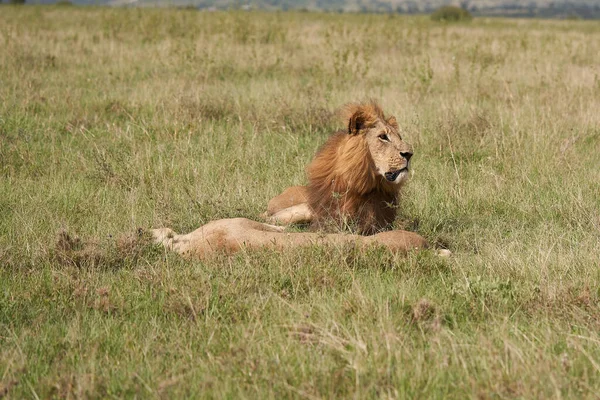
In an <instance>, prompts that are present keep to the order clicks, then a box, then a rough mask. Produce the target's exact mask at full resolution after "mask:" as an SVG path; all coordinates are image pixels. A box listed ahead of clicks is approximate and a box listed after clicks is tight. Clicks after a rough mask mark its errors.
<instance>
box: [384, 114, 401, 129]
mask: <svg viewBox="0 0 600 400" xmlns="http://www.w3.org/2000/svg"><path fill="white" fill-rule="evenodd" d="M387 123H388V125H391V126H392V127H394V128H395V129H396V130H398V129H400V127H399V126H398V121H396V117H394V116H393V115H392V116H390V117H389V118H388V120H387Z"/></svg>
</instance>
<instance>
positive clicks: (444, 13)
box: [431, 6, 473, 22]
mask: <svg viewBox="0 0 600 400" xmlns="http://www.w3.org/2000/svg"><path fill="white" fill-rule="evenodd" d="M431 19H432V20H434V21H448V22H457V21H470V20H472V19H473V16H472V15H471V13H470V12H469V11H467V10H465V9H464V8H460V7H456V6H444V7H440V8H438V9H437V10H435V11H434V12H433V14H431Z"/></svg>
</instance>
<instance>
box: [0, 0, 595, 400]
mask: <svg viewBox="0 0 600 400" xmlns="http://www.w3.org/2000/svg"><path fill="white" fill-rule="evenodd" d="M599 66H600V25H599V24H598V22H597V21H596V22H593V21H590V22H585V21H542V20H525V19H523V20H509V19H486V18H476V19H474V20H473V21H472V22H470V23H458V24H446V23H437V22H433V21H431V20H430V19H429V18H428V17H426V16H412V17H404V16H387V15H347V14H346V15H340V14H319V13H259V12H249V13H246V12H227V13H226V12H216V13H204V12H198V11H194V10H174V9H111V8H79V7H34V6H23V7H12V6H0V398H1V397H3V396H5V397H7V398H11V399H21V398H53V397H54V398H123V397H125V398H133V397H137V398H155V397H158V398H181V397H189V398H311V399H313V398H343V399H345V398H423V399H429V398H439V399H442V398H444V399H446V398H453V399H463V398H484V399H487V398H490V399H492V398H498V399H501V398H573V399H580V398H597V396H598V393H600V303H599V300H600V299H599V298H600V190H599V189H600V185H599V183H600V157H599V153H600V68H599ZM369 98H375V99H378V100H379V101H380V103H381V105H382V107H383V108H384V110H385V111H386V112H387V113H388V114H392V115H395V116H396V117H397V118H398V122H399V123H400V126H401V127H402V128H403V132H404V137H405V139H406V140H407V141H408V142H410V143H412V144H413V146H414V149H415V155H414V157H413V159H412V165H413V172H412V178H411V181H410V183H409V185H408V186H407V188H406V191H405V196H404V197H403V200H402V203H401V207H400V211H399V216H398V219H397V220H396V223H395V225H396V228H398V229H408V230H412V231H415V232H418V233H420V234H421V235H423V236H425V237H426V238H427V239H428V240H429V241H430V242H431V243H433V244H436V246H437V247H444V248H448V249H450V250H451V251H452V252H453V256H452V257H450V258H441V257H438V256H436V254H435V253H434V251H432V250H429V251H425V252H422V253H419V254H410V255H408V256H407V257H402V256H394V255H391V254H390V253H389V252H387V251H386V250H384V249H373V250H370V251H366V252H360V251H358V250H355V249H351V248H333V247H330V248H327V247H313V248H304V249H298V250H295V251H292V252H287V253H278V252H276V251H266V250H265V251H248V252H242V253H239V254H237V255H235V256H232V257H227V256H218V257H216V258H213V259H210V260H206V261H187V260H184V259H182V258H180V257H179V256H178V255H176V254H171V253H168V252H166V251H165V250H164V249H162V248H160V247H156V246H152V245H149V244H145V245H139V242H135V241H132V242H131V243H133V244H131V243H130V245H127V243H126V245H125V246H123V245H122V242H123V240H122V239H121V238H122V237H123V236H124V235H125V236H127V235H130V236H132V235H133V236H135V235H138V233H136V232H137V231H138V228H143V229H146V228H151V227H171V228H173V229H174V230H176V231H177V232H189V231H191V230H193V229H195V228H197V227H199V226H200V225H202V224H205V223H207V222H209V221H212V220H215V219H219V218H229V217H246V218H250V219H254V220H259V221H260V220H261V213H262V212H263V211H264V210H265V209H266V204H267V201H268V200H269V199H270V198H271V197H272V196H274V195H276V194H278V193H279V192H280V191H282V190H283V189H284V188H285V187H287V186H290V185H293V184H304V183H306V177H305V171H304V167H305V166H306V165H307V163H308V162H309V161H310V159H311V158H312V156H313V154H314V153H315V151H316V150H317V148H318V147H319V146H320V145H321V144H322V143H323V142H324V141H325V139H326V138H327V136H328V135H329V134H330V133H331V132H333V131H334V130H335V129H338V128H343V122H340V121H339V120H338V119H336V115H335V111H336V109H337V108H338V107H340V106H341V105H343V104H344V103H347V102H350V101H361V100H366V99H369ZM59 232H68V233H69V235H71V241H72V243H71V245H72V246H75V247H76V246H78V243H77V242H76V241H75V240H76V239H75V237H76V236H78V237H80V238H81V240H82V241H86V242H91V243H94V246H95V247H94V250H93V251H90V252H89V253H85V252H82V253H78V254H79V255H78V256H77V257H68V256H65V254H64V252H63V251H62V250H61V249H62V247H61V246H62V245H64V243H63V244H62V245H61V242H59V243H58V245H57V235H58V234H59ZM64 236H65V235H64V234H63V242H64ZM59 237H60V235H59ZM135 243H138V244H135Z"/></svg>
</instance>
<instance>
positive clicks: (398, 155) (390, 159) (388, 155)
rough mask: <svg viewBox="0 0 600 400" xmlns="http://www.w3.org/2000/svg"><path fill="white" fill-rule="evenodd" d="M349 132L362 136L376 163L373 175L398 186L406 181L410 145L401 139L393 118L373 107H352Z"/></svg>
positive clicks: (367, 105)
mask: <svg viewBox="0 0 600 400" xmlns="http://www.w3.org/2000/svg"><path fill="white" fill-rule="evenodd" d="M352 107H354V108H353V109H352V113H351V116H350V119H349V122H348V133H349V134H350V135H353V136H362V137H363V138H364V140H365V142H366V144H367V147H368V149H369V153H370V155H371V158H372V159H373V162H374V163H375V170H376V171H375V172H376V174H377V175H380V176H382V177H384V178H385V180H386V181H387V182H389V183H390V184H395V185H400V184H402V183H404V181H406V179H407V178H408V168H409V166H410V158H411V157H412V155H413V149H412V146H411V145H410V144H408V143H406V142H405V141H404V140H402V137H401V136H400V128H399V127H398V123H397V122H396V118H394V117H393V116H392V117H389V118H387V119H386V118H385V117H384V115H383V112H382V111H381V109H379V108H378V106H376V105H375V104H366V105H352Z"/></svg>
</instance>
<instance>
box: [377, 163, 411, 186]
mask: <svg viewBox="0 0 600 400" xmlns="http://www.w3.org/2000/svg"><path fill="white" fill-rule="evenodd" d="M383 176H384V177H385V180H387V181H388V182H390V183H395V184H397V185H398V184H400V183H402V182H404V181H405V180H406V178H408V168H407V167H404V168H402V169H399V170H396V171H390V172H386V173H385V174H383Z"/></svg>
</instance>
